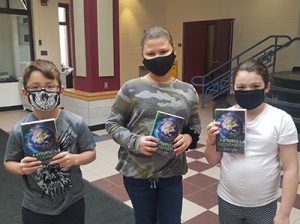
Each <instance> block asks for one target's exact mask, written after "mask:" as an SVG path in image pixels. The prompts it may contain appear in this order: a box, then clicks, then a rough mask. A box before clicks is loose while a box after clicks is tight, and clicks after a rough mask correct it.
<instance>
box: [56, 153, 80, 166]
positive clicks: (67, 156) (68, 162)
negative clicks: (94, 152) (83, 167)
mask: <svg viewBox="0 0 300 224" xmlns="http://www.w3.org/2000/svg"><path fill="white" fill-rule="evenodd" d="M77 158H78V154H72V153H69V152H67V151H65V152H61V153H58V154H57V155H55V156H54V157H53V158H52V161H51V162H50V165H55V164H59V165H60V167H62V168H69V167H71V166H74V165H79V164H78V162H77V161H78V159H77Z"/></svg>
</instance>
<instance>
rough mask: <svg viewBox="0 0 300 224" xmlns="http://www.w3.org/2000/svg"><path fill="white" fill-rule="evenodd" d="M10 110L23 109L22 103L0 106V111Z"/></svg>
mask: <svg viewBox="0 0 300 224" xmlns="http://www.w3.org/2000/svg"><path fill="white" fill-rule="evenodd" d="M11 110H23V105H16V106H9V107H0V112H1V111H11Z"/></svg>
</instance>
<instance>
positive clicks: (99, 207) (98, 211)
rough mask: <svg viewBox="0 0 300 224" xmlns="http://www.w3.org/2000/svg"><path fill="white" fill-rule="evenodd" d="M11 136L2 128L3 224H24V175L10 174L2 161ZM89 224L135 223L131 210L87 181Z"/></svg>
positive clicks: (0, 180)
mask: <svg viewBox="0 0 300 224" xmlns="http://www.w3.org/2000/svg"><path fill="white" fill-rule="evenodd" d="M7 138H8V134H7V133H6V132H5V131H3V130H1V129H0V158H1V161H0V223H7V224H21V202H22V186H21V185H22V183H21V176H16V175H12V174H9V173H7V172H6V171H5V170H4V167H3V158H4V153H5V145H6V142H7ZM85 191H86V196H85V202H86V224H132V223H134V218H133V211H132V209H131V208H130V207H129V206H127V205H125V204H123V203H122V202H120V201H118V200H116V199H114V198H112V197H111V196H110V195H108V194H107V193H105V192H103V191H101V190H99V189H98V188H96V187H95V186H93V185H91V184H90V183H89V182H87V181H85Z"/></svg>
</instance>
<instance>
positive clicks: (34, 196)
mask: <svg viewBox="0 0 300 224" xmlns="http://www.w3.org/2000/svg"><path fill="white" fill-rule="evenodd" d="M35 120H37V118H36V117H35V116H34V114H33V113H29V114H28V115H27V116H25V117H24V118H23V119H22V120H20V121H19V122H17V123H16V124H15V126H14V127H13V129H12V131H11V133H10V136H9V139H8V142H7V145H6V154H5V161H18V162H19V161H21V159H22V158H24V149H23V144H22V141H23V139H22V133H21V126H20V125H21V123H23V122H30V121H35ZM56 128H57V134H58V135H57V137H58V140H59V141H60V146H61V150H62V151H69V152H70V153H73V154H79V153H82V152H84V151H88V150H95V147H96V143H95V141H94V139H93V137H92V134H91V132H90V130H89V129H88V127H87V125H86V124H85V123H84V121H83V119H82V118H81V117H80V116H78V115H76V114H74V113H72V112H69V111H66V110H62V111H61V114H60V116H59V118H58V119H57V120H56ZM23 194H24V198H23V203H22V206H23V207H25V208H27V209H29V210H31V211H33V212H36V213H41V214H47V215H58V214H60V213H61V212H63V211H64V210H65V209H66V208H68V207H69V206H70V205H72V204H73V203H75V202H76V201H78V200H79V199H81V198H82V197H83V195H84V189H83V181H82V173H81V170H80V167H79V166H72V167H70V168H68V169H63V168H60V166H59V165H54V166H50V165H44V166H43V168H41V169H39V170H37V171H36V172H33V173H32V174H30V175H23Z"/></svg>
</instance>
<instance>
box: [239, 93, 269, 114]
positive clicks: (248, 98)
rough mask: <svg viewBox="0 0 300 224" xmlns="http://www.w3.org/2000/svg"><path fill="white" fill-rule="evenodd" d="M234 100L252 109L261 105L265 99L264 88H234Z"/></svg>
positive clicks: (243, 106) (241, 105)
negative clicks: (245, 89)
mask: <svg viewBox="0 0 300 224" xmlns="http://www.w3.org/2000/svg"><path fill="white" fill-rule="evenodd" d="M234 92H235V95H234V96H235V100H236V102H237V104H238V105H239V106H240V107H242V108H245V109H247V110H252V109H255V108H256V107H258V106H259V105H261V104H262V103H263V102H264V99H265V90H264V89H255V90H247V91H243V90H234Z"/></svg>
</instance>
